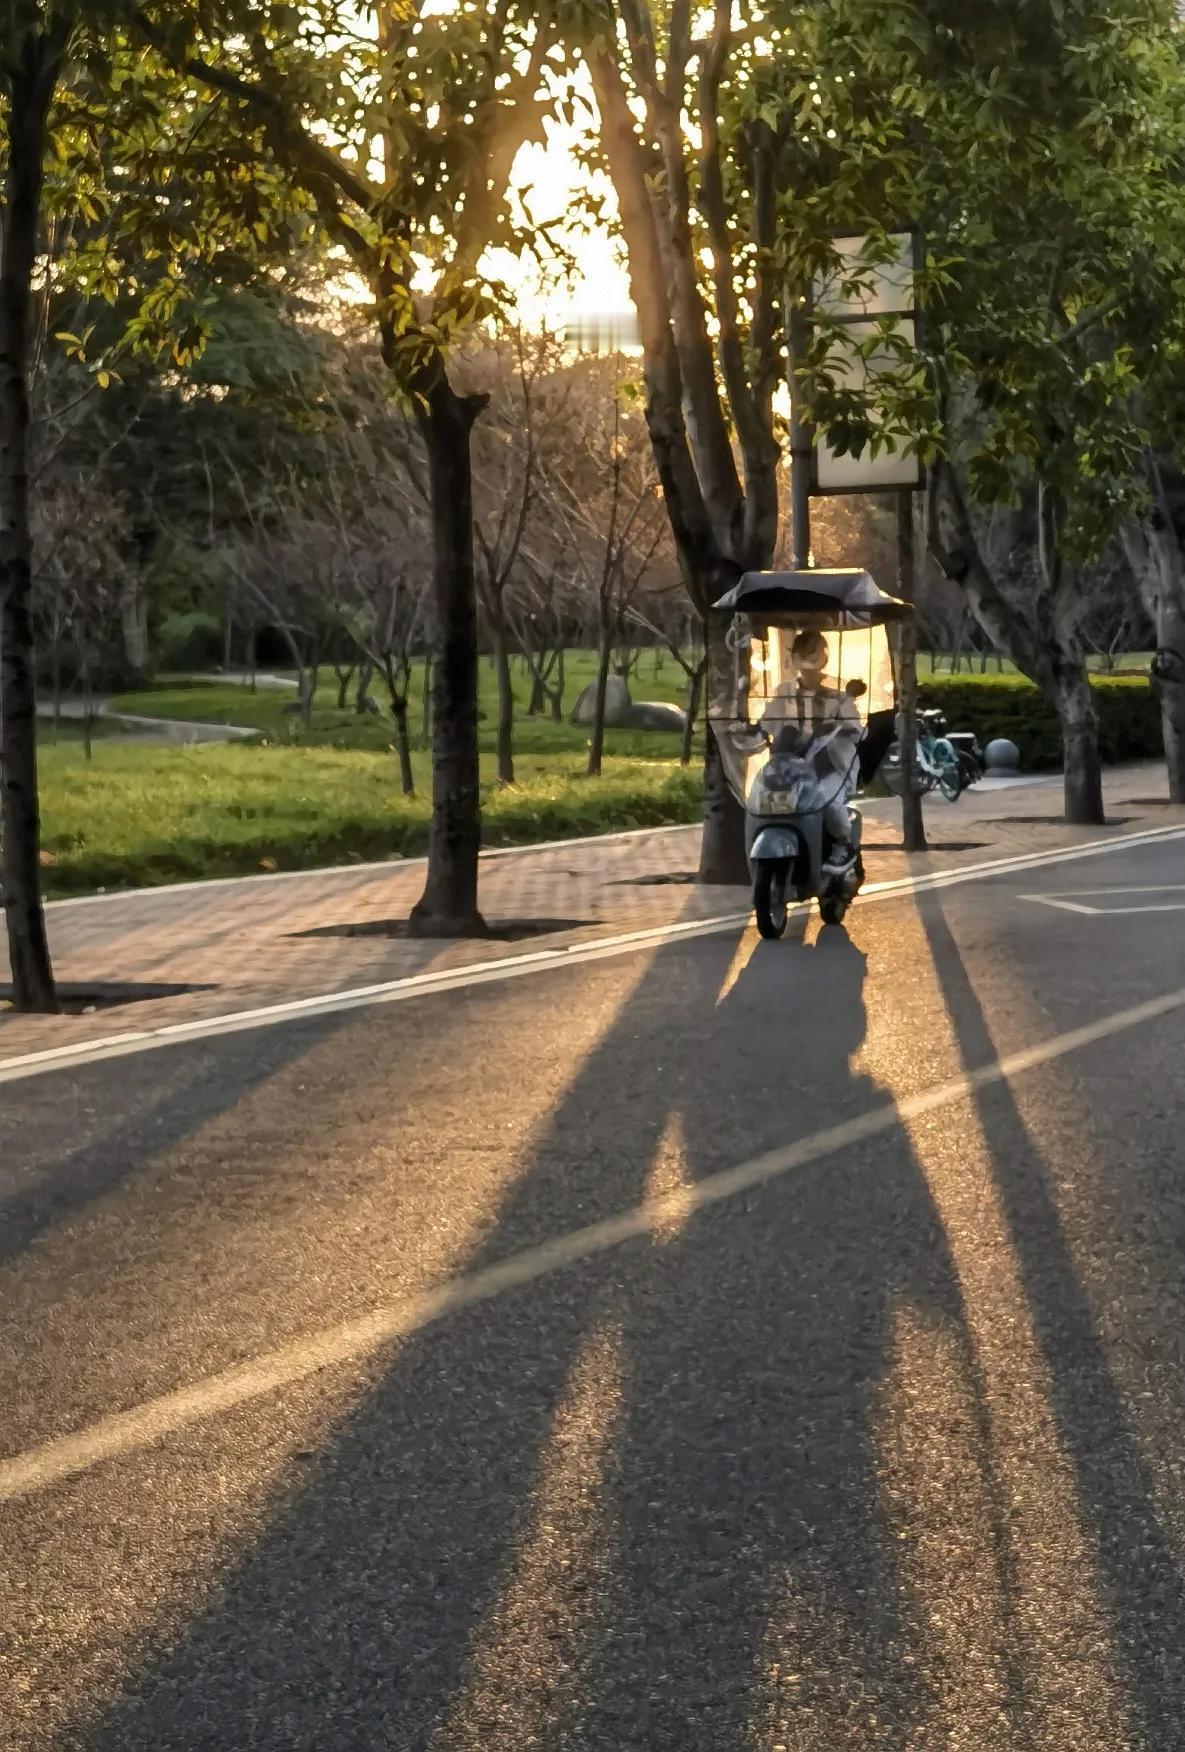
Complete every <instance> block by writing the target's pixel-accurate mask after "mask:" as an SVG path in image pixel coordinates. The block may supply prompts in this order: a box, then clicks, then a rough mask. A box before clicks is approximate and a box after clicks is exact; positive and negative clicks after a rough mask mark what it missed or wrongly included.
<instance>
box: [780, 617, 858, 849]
mask: <svg viewBox="0 0 1185 1752" xmlns="http://www.w3.org/2000/svg"><path fill="white" fill-rule="evenodd" d="M830 655H831V653H830V651H829V650H828V646H827V641H826V639H825V638H824V637H823V635H822V633H821V632H819V631H818V630H817V629H814V628H811V629H809V630H808V631H806V632H803V633H799V635H798V637H797V638H796V639H795V641H794V644H793V646H792V647H791V650H790V661H791V666H792V674H791V676H790V679H789V680H788V681H783V682H782V683H781V684H780V685H779V687H778V688H777V690H776V691H775V693H774V695H773V697H772V699H771V700H770V702H769V704H768V706H767V707H766V708H765V711H764V713H763V714H762V720H761V721H762V724H763V726H765V727H769V726H771V725H773V724H775V723H777V724H780V725H781V726H782V732H781V734H779V736H778V741H779V742H780V741H782V739H783V737H786V738H787V740H791V741H793V742H794V743H795V744H796V745H797V752H800V753H801V754H803V755H804V756H806V757H809V758H810V760H811V762H812V764H813V765H814V768H815V771H816V773H817V774H818V777H819V780H820V782H821V783H822V784H823V785H827V784H828V783H829V782H830V783H831V784H832V785H833V787H834V788H833V791H832V795H831V797H830V799H829V801H828V803H827V805H826V807H825V809H824V811H823V829H824V832H825V833H826V834H827V837H828V839H829V840H830V842H831V843H830V849H829V850H828V853H827V856H826V858H825V859H824V861H823V870H824V872H825V873H826V874H827V875H829V876H841V875H843V873H844V871H846V870H847V869H848V868H849V866H850V865H851V862H852V859H853V858H854V857H855V855H856V854H855V848H854V847H853V845H852V824H851V818H850V817H849V815H848V798H849V797H850V796H851V795H852V793H853V791H854V790H855V788H856V750H857V748H858V746H859V743H860V738H861V736H862V735H863V733H864V726H863V724H862V723H861V721H860V713H859V711H858V710H857V708H856V703H855V700H854V698H853V696H852V694H851V693H849V692H848V691H847V690H846V689H843V688H839V687H837V686H836V685H835V683H834V681H833V680H832V679H831V678H830V677H829V676H828V675H827V673H826V670H827V661H828V658H829V657H830Z"/></svg>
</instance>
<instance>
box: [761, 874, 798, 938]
mask: <svg viewBox="0 0 1185 1752" xmlns="http://www.w3.org/2000/svg"><path fill="white" fill-rule="evenodd" d="M789 875H790V869H789V866H788V865H786V864H775V863H773V862H770V863H761V864H758V866H757V875H756V877H755V878H754V881H753V910H754V911H755V912H756V914H757V929H758V930H759V931H760V932H761V935H762V936H763V937H765V938H767V939H768V940H769V941H771V942H773V941H776V940H777V938H779V937H782V936H784V935H785V932H786V918H787V910H788V909H787V906H786V882H787V879H788V877H789Z"/></svg>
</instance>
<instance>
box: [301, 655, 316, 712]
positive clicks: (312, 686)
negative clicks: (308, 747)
mask: <svg viewBox="0 0 1185 1752" xmlns="http://www.w3.org/2000/svg"><path fill="white" fill-rule="evenodd" d="M320 685H321V660H320V658H319V657H316V656H315V657H314V658H313V659H312V661H311V663H310V664H309V672H308V677H307V685H306V687H305V691H304V693H303V694H302V696H301V701H300V721H301V723H302V724H303V725H304V727H305V729H306V730H311V729H312V725H313V706H314V705H315V704H316V699H317V689H318V687H319V686H320Z"/></svg>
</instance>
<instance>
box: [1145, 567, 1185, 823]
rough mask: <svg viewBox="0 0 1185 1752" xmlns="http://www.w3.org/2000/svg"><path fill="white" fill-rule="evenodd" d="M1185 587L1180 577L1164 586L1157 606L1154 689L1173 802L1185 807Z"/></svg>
mask: <svg viewBox="0 0 1185 1752" xmlns="http://www.w3.org/2000/svg"><path fill="white" fill-rule="evenodd" d="M1183 590H1185V586H1183V585H1182V581H1181V579H1180V577H1179V576H1175V577H1174V578H1173V579H1172V581H1171V584H1167V585H1164V586H1162V588H1161V590H1160V592H1159V593H1158V598H1157V603H1156V655H1155V657H1154V658H1153V662H1152V686H1153V688H1154V689H1155V691H1156V695H1157V698H1158V699H1159V701H1160V721H1161V728H1162V733H1163V736H1164V758H1165V764H1166V766H1167V767H1168V778H1169V801H1170V803H1185V595H1183Z"/></svg>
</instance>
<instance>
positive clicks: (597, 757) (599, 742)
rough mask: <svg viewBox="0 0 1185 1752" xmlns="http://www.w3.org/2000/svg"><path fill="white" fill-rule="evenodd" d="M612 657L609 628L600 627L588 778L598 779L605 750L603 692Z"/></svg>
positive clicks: (606, 683) (605, 687)
mask: <svg viewBox="0 0 1185 1752" xmlns="http://www.w3.org/2000/svg"><path fill="white" fill-rule="evenodd" d="M612 657H613V646H612V643H611V641H610V638H609V629H608V628H607V627H602V629H601V639H600V644H599V645H598V647H597V691H596V693H595V694H594V695H593V721H592V736H591V738H590V739H589V744H588V776H589V778H590V779H599V778H600V776H601V757H602V755H603V754H604V751H605V693H606V690H607V688H608V686H609V665H610V662H611V660H612Z"/></svg>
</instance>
